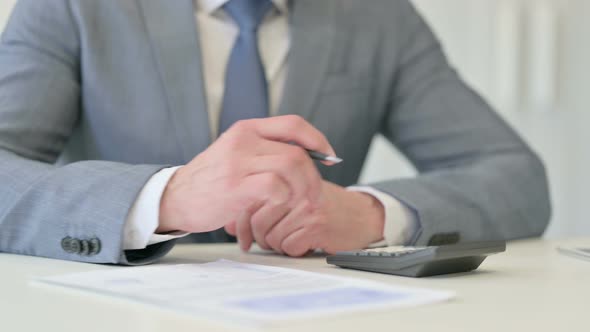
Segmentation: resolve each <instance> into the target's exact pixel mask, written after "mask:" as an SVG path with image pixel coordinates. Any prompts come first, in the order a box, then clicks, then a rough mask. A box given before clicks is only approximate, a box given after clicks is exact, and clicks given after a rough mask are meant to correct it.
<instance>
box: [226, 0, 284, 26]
mask: <svg viewBox="0 0 590 332" xmlns="http://www.w3.org/2000/svg"><path fill="white" fill-rule="evenodd" d="M272 7H273V5H272V2H271V0H230V1H228V2H227V3H226V4H225V5H224V6H223V8H224V9H225V12H226V13H227V14H228V15H229V16H231V18H232V19H233V20H234V21H235V22H236V24H237V25H238V27H239V28H240V31H245V30H250V31H255V30H256V29H258V26H259V25H260V23H261V22H262V20H263V19H264V17H265V16H266V13H268V11H269V10H270V9H271V8H272Z"/></svg>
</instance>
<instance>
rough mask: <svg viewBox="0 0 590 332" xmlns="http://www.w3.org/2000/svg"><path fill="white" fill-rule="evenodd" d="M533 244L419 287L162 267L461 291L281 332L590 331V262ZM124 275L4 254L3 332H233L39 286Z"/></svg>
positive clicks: (227, 249)
mask: <svg viewBox="0 0 590 332" xmlns="http://www.w3.org/2000/svg"><path fill="white" fill-rule="evenodd" d="M564 243H568V244H572V243H585V245H586V246H590V239H581V240H577V241H573V240H570V241H546V240H528V241H519V242H514V243H511V244H509V245H508V250H507V252H506V253H504V254H500V255H495V256H491V257H489V258H488V259H487V260H486V261H485V262H484V263H483V265H482V266H481V267H480V269H479V270H478V271H476V272H473V273H467V274H461V275H453V276H442V277H433V278H425V279H410V278H402V277H395V276H389V275H382V274H373V273H368V272H361V271H353V270H344V269H339V268H335V267H332V266H329V265H326V264H325V259H324V258H322V257H311V258H303V259H292V258H286V257H280V256H276V255H274V254H269V253H263V252H256V253H253V254H244V253H241V252H240V251H239V249H238V248H237V247H236V246H235V245H227V244H216V245H179V246H177V247H176V248H175V249H174V250H173V251H172V253H171V254H170V255H168V256H167V258H165V259H164V260H163V261H162V262H161V263H160V264H180V263H203V262H207V261H213V260H217V259H219V258H226V259H231V260H236V261H242V262H247V263H256V264H266V265H274V266H282V267H288V268H294V269H301V270H307V271H314V272H321V273H328V274H335V275H342V276H349V277H356V278H366V279H372V280H377V281H381V282H385V283H391V284H400V285H408V286H417V287H426V288H437V289H448V290H453V291H455V292H456V293H457V298H455V299H454V300H453V301H451V302H449V303H443V304H435V305H429V306H423V307H419V308H412V309H401V310H389V311H379V312H373V313H362V314H358V315H350V314H348V315H346V316H336V317H330V318H329V319H326V318H324V319H314V320H309V321H302V322H297V323H295V324H289V325H286V326H280V327H277V328H273V330H277V331H315V330H318V331H339V332H344V331H362V330H365V331H391V330H395V331H437V332H440V331H466V330H471V329H473V328H474V327H476V330H477V331H494V332H497V331H560V330H567V331H588V330H590V327H589V326H590V322H589V321H588V318H587V317H586V316H585V315H586V314H588V309H589V308H590V306H589V301H590V282H589V281H590V262H587V261H582V260H577V259H573V258H570V257H567V256H563V255H561V254H558V253H557V252H556V250H555V247H556V246H557V245H558V244H564ZM112 268H124V267H113V266H101V265H91V264H80V263H73V262H65V261H57V260H50V259H42V258H35V257H24V256H16V255H6V254H0V271H1V272H0V273H1V277H0V278H1V279H0V280H1V282H0V324H1V325H0V326H1V327H2V328H1V330H3V331H73V330H78V331H84V332H89V331H109V332H110V331H217V330H219V331H223V330H225V329H227V327H224V326H219V325H215V324H213V323H209V322H207V321H202V320H199V319H198V318H195V317H190V316H187V315H183V314H177V313H174V312H168V311H165V310H161V309H157V308H155V307H151V306H147V305H143V304H140V303H135V302H131V301H126V300H119V299H114V298H109V297H106V296H98V295H94V294H90V293H84V292H79V291H73V290H67V289H62V288H52V287H44V286H35V285H30V283H29V281H30V279H31V278H32V277H34V276H49V275H57V274H63V273H70V272H79V271H90V270H98V269H112Z"/></svg>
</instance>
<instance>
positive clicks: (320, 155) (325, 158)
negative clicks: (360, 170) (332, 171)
mask: <svg viewBox="0 0 590 332" xmlns="http://www.w3.org/2000/svg"><path fill="white" fill-rule="evenodd" d="M305 151H307V153H308V154H309V156H310V157H311V159H315V160H321V161H329V162H333V163H334V164H339V163H341V162H342V161H343V160H342V158H338V157H336V156H329V155H327V154H324V153H321V152H317V151H314V150H309V149H305Z"/></svg>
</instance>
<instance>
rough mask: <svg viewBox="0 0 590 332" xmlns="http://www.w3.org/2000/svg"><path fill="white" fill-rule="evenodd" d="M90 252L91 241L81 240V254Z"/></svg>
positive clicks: (86, 254)
mask: <svg viewBox="0 0 590 332" xmlns="http://www.w3.org/2000/svg"><path fill="white" fill-rule="evenodd" d="M89 252H90V243H89V242H88V240H81V241H80V252H79V254H80V255H82V256H88V253H89Z"/></svg>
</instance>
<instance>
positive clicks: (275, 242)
mask: <svg viewBox="0 0 590 332" xmlns="http://www.w3.org/2000/svg"><path fill="white" fill-rule="evenodd" d="M264 241H265V242H266V244H267V245H268V246H270V247H271V248H273V249H275V250H279V249H280V241H279V239H278V237H277V236H274V235H272V234H267V235H266V236H265V237H264Z"/></svg>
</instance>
